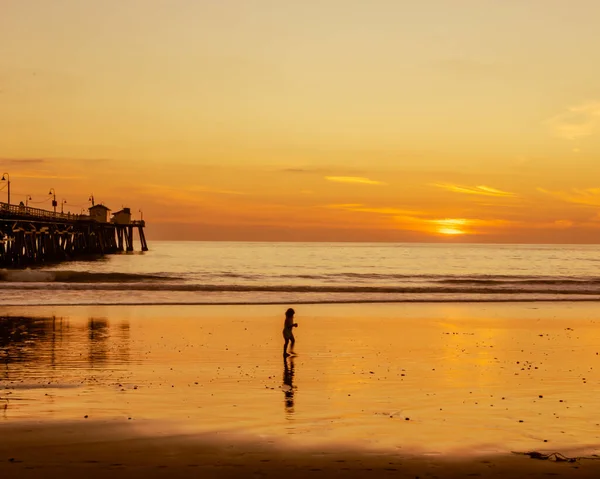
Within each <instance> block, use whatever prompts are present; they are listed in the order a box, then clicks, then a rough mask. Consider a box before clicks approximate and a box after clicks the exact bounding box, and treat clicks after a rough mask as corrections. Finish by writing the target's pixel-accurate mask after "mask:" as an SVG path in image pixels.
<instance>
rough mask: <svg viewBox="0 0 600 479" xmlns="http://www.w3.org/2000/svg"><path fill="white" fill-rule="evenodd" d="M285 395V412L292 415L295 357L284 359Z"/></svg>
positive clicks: (294, 387)
mask: <svg viewBox="0 0 600 479" xmlns="http://www.w3.org/2000/svg"><path fill="white" fill-rule="evenodd" d="M282 389H283V394H284V404H285V411H286V412H287V413H288V414H289V415H291V414H293V413H294V392H295V389H296V386H294V356H288V357H286V358H283V387H282Z"/></svg>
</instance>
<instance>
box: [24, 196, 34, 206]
mask: <svg viewBox="0 0 600 479" xmlns="http://www.w3.org/2000/svg"><path fill="white" fill-rule="evenodd" d="M31 199H32V198H31V195H27V196H26V197H25V206H29V201H30V200H31Z"/></svg>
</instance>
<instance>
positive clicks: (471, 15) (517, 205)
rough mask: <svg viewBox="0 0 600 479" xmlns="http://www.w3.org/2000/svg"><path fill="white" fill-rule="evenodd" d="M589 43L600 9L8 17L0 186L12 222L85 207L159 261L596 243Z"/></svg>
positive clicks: (211, 8)
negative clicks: (18, 212)
mask: <svg viewBox="0 0 600 479" xmlns="http://www.w3.org/2000/svg"><path fill="white" fill-rule="evenodd" d="M598 24H600V2H598V1H597V0H572V1H570V2H567V1H564V0H370V1H368V2H367V1H364V0H304V1H296V0H219V1H214V0H211V1H209V0H102V1H98V0H52V1H50V0H0V165H1V166H0V168H2V173H8V177H9V178H10V181H11V203H18V202H19V201H25V200H27V202H28V204H29V205H30V206H36V207H41V208H47V209H51V204H50V202H49V200H50V196H49V195H48V192H49V191H50V188H53V189H54V191H55V192H56V195H57V196H56V197H57V201H59V204H61V205H62V207H63V208H64V211H65V212H66V211H70V212H76V213H80V212H81V211H82V209H85V208H87V207H88V206H89V205H90V204H89V202H88V199H89V197H90V195H92V194H93V196H94V198H95V201H96V203H103V204H105V205H106V206H108V207H110V208H111V209H112V210H113V211H116V210H119V209H121V207H123V206H127V207H130V208H131V210H132V212H133V213H134V217H135V218H136V219H139V218H140V217H141V216H142V215H143V219H144V220H146V222H147V235H148V237H149V239H150V240H152V239H173V240H174V239H181V240H234V241H238V240H247V241H398V242H404V241H406V242H408V241H424V242H475V243H596V242H597V241H598V239H599V238H600V48H598V28H597V26H598ZM0 188H3V189H2V190H0V201H7V196H6V194H7V188H6V181H0ZM29 198H31V200H29Z"/></svg>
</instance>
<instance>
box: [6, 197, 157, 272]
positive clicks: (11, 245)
mask: <svg viewBox="0 0 600 479" xmlns="http://www.w3.org/2000/svg"><path fill="white" fill-rule="evenodd" d="M109 211H110V209H109V208H107V207H106V206H104V205H93V206H92V207H90V208H89V213H90V214H88V215H84V214H81V215H78V214H71V213H57V212H56V211H47V210H43V209H39V208H30V207H28V206H24V205H23V204H20V205H11V204H9V203H1V202H0V267H3V268H22V267H26V266H35V265H42V264H44V263H56V262H60V261H68V260H75V259H81V258H84V257H90V256H102V255H106V254H116V253H121V252H126V251H127V252H130V251H133V250H134V248H133V231H134V230H135V229H137V231H138V236H139V240H140V244H141V250H142V251H148V245H147V243H146V237H145V235H144V227H145V226H146V223H145V221H144V220H140V221H133V220H131V212H130V210H129V208H123V209H122V210H121V211H118V212H116V213H114V214H113V218H112V219H111V220H110V221H109V220H108V212H109Z"/></svg>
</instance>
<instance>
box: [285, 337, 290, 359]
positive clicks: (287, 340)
mask: <svg viewBox="0 0 600 479" xmlns="http://www.w3.org/2000/svg"><path fill="white" fill-rule="evenodd" d="M289 342H290V340H289V339H288V338H285V343H284V345H283V355H284V356H285V355H286V354H287V352H286V350H287V346H288V343H289Z"/></svg>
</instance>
